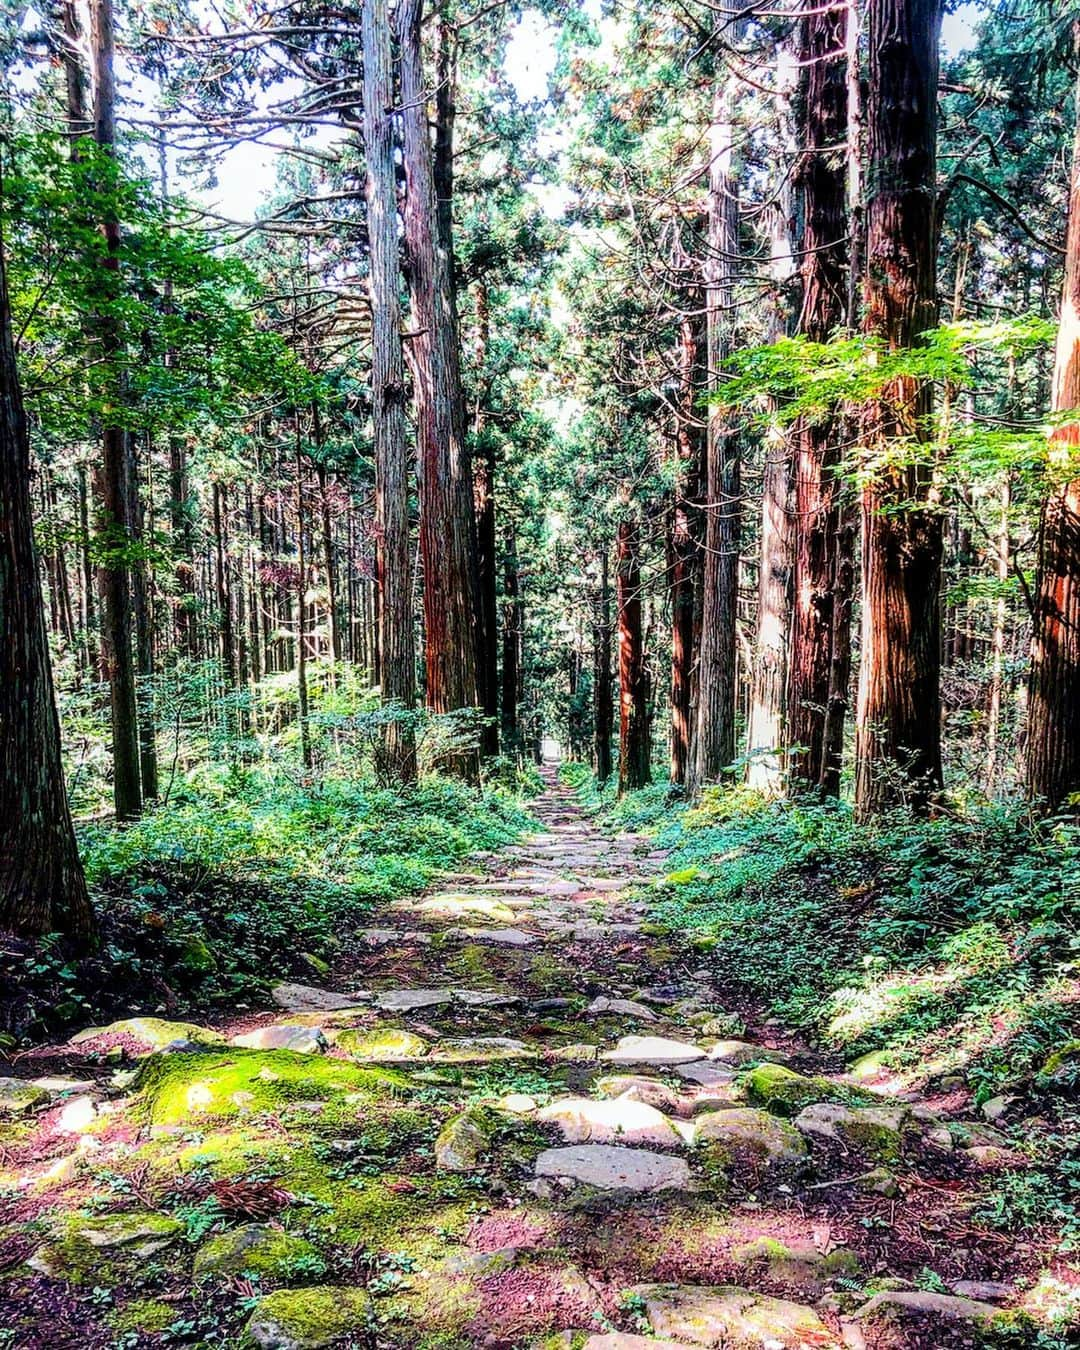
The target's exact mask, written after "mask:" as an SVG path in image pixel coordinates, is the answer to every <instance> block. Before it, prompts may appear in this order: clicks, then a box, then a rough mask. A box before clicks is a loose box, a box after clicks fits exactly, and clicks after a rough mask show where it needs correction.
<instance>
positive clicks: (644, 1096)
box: [0, 768, 1022, 1350]
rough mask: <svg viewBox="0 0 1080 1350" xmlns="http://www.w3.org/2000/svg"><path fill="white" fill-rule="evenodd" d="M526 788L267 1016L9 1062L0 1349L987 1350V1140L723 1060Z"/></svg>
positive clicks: (80, 1041) (993, 1296)
mask: <svg viewBox="0 0 1080 1350" xmlns="http://www.w3.org/2000/svg"><path fill="white" fill-rule="evenodd" d="M545 775H546V787H545V790H544V792H543V794H542V795H541V796H540V797H539V798H538V799H537V800H536V801H535V803H534V811H535V814H536V816H537V818H538V820H539V822H540V826H541V829H540V832H539V833H537V834H534V835H533V836H531V837H530V838H527V839H525V840H523V841H522V842H521V843H519V844H518V845H517V846H516V847H514V848H511V849H508V850H506V851H504V852H502V853H501V854H500V855H499V856H498V857H493V858H478V859H475V860H474V861H475V864H476V867H475V871H469V872H467V873H461V874H459V875H457V876H455V877H453V878H449V879H444V881H443V883H442V884H441V885H440V888H439V889H438V890H437V891H434V892H432V893H429V894H427V895H425V896H421V897H418V898H416V899H414V900H411V901H409V902H407V903H398V904H395V905H393V906H388V907H386V908H384V909H383V910H381V911H378V912H376V913H375V914H374V915H373V916H372V918H371V921H370V922H369V924H368V925H367V926H365V928H364V929H362V930H360V932H359V933H358V934H356V935H355V938H353V939H351V940H350V941H349V942H347V943H345V944H344V945H343V955H342V960H341V962H340V964H339V967H338V968H337V969H336V970H335V971H334V972H333V976H332V978H330V977H328V978H327V980H326V981H325V982H324V985H323V987H316V986H314V985H301V984H297V983H295V982H285V983H281V984H279V985H277V986H276V987H275V990H274V996H275V1000H276V1002H277V1003H278V1004H279V1011H278V1012H277V1013H274V1014H271V1013H267V1014H260V1015H258V1016H251V1017H246V1018H243V1019H237V1020H236V1021H234V1022H231V1023H229V1024H227V1025H225V1026H221V1027H217V1028H213V1029H208V1028H204V1027H198V1026H194V1025H190V1024H175V1023H166V1022H161V1021H157V1020H155V1019H149V1018H141V1019H132V1020H129V1021H127V1022H124V1023H117V1024H114V1025H113V1026H112V1027H109V1028H98V1029H91V1032H89V1033H84V1034H83V1035H82V1036H81V1037H78V1038H76V1040H75V1041H74V1042H73V1043H72V1044H69V1045H67V1046H63V1047H50V1048H47V1049H45V1050H43V1051H42V1052H41V1053H40V1055H38V1056H37V1057H36V1059H35V1058H34V1057H30V1059H28V1061H27V1062H26V1064H25V1065H24V1066H23V1072H24V1073H25V1074H26V1075H27V1076H26V1077H24V1078H23V1079H22V1080H21V1086H22V1088H23V1090H24V1094H25V1093H29V1094H30V1095H31V1100H30V1101H29V1102H28V1103H27V1104H26V1105H24V1106H22V1107H20V1108H19V1113H18V1114H16V1115H14V1117H13V1123H11V1124H9V1125H8V1126H7V1127H6V1133H5V1138H4V1149H3V1153H2V1156H0V1266H3V1265H6V1267H7V1272H6V1279H5V1280H4V1282H2V1283H0V1307H2V1309H3V1316H2V1317H0V1324H2V1325H5V1326H7V1327H8V1328H10V1329H11V1337H9V1339H8V1340H6V1341H0V1344H3V1345H4V1346H5V1347H6V1346H8V1345H11V1346H18V1347H22V1346H26V1347H34V1350H39V1348H40V1347H45V1346H50V1347H52V1346H80V1347H92V1348H93V1347H98V1346H101V1347H104V1346H110V1347H117V1348H118V1350H130V1348H131V1347H137V1346H144V1345H145V1346H148V1347H149V1346H157V1345H175V1344H195V1345H215V1346H217V1345H235V1346H238V1347H239V1346H258V1347H263V1350H267V1348H269V1350H305V1348H306V1347H319V1346H324V1345H343V1346H354V1347H367V1348H368V1350H371V1348H372V1347H379V1346H402V1347H404V1346H416V1347H431V1348H432V1350H434V1347H456V1346H462V1347H464V1346H473V1345H479V1346H493V1347H516V1346H522V1347H524V1346H541V1345H543V1346H552V1347H554V1346H581V1345H587V1346H589V1347H590V1350H618V1347H623V1348H624V1350H633V1347H638V1346H641V1347H644V1346H649V1347H653V1350H656V1348H657V1347H662V1346H665V1345H668V1346H670V1345H683V1346H717V1347H724V1348H725V1350H841V1348H843V1347H846V1348H847V1350H860V1347H861V1348H862V1350H904V1347H927V1348H928V1350H929V1348H930V1347H941V1348H942V1350H944V1348H945V1347H952V1346H956V1347H960V1346H969V1345H976V1344H979V1343H981V1342H980V1337H981V1336H982V1333H983V1330H985V1328H986V1326H987V1324H988V1322H989V1321H990V1320H992V1319H993V1318H995V1317H997V1316H999V1313H998V1305H999V1304H1000V1303H1002V1302H1008V1301H1009V1299H1010V1296H1011V1293H1012V1286H1011V1284H1010V1277H1011V1276H1012V1275H1014V1274H1015V1267H1016V1264H1017V1259H1018V1255H1017V1253H1016V1252H1013V1251H1011V1250H1010V1244H1008V1243H1004V1242H1002V1241H1001V1240H1000V1239H996V1238H994V1237H993V1236H992V1235H989V1234H987V1233H984V1232H981V1231H980V1230H979V1229H978V1228H977V1226H976V1225H974V1224H973V1223H972V1222H971V1219H970V1215H969V1210H970V1205H969V1203H968V1198H967V1197H968V1192H969V1191H970V1190H971V1188H972V1185H973V1183H974V1182H975V1180H976V1179H977V1177H978V1174H979V1173H980V1172H981V1171H984V1170H985V1169H986V1168H992V1167H996V1166H1000V1165H1002V1164H1006V1163H1009V1162H1015V1158H1013V1157H1010V1155H1009V1154H1008V1151H1007V1148H1006V1145H1005V1141H1004V1140H1003V1139H1002V1138H1001V1137H1000V1136H999V1135H998V1134H997V1133H996V1132H995V1131H994V1130H993V1129H992V1128H990V1127H988V1126H986V1125H985V1124H983V1123H977V1122H974V1121H971V1120H967V1121H960V1120H955V1119H950V1118H947V1116H945V1115H942V1114H941V1110H942V1107H943V1106H947V1103H936V1104H934V1109H931V1106H930V1105H928V1104H927V1103H924V1102H919V1101H913V1100H899V1099H896V1098H890V1097H888V1096H887V1095H879V1094H877V1093H875V1092H874V1091H873V1090H872V1089H873V1088H874V1087H875V1083H873V1082H871V1083H870V1084H869V1087H867V1086H865V1085H863V1084H860V1083H857V1082H855V1081H853V1080H851V1079H847V1078H843V1077H841V1076H839V1075H835V1074H833V1075H826V1074H823V1073H821V1072H820V1066H819V1064H818V1063H816V1062H815V1059H814V1057H813V1055H811V1054H810V1053H809V1052H808V1051H807V1050H806V1048H805V1047H803V1046H800V1045H799V1044H798V1043H797V1042H796V1041H795V1040H794V1039H793V1038H791V1037H790V1036H788V1035H786V1034H785V1033H784V1029H783V1028H782V1027H779V1026H776V1025H772V1024H766V1025H764V1026H762V1027H755V1028H753V1029H752V1030H749V1029H747V1028H746V1026H745V1024H744V1022H743V1019H742V1016H740V1014H739V1013H738V1012H737V1011H735V1010H734V1008H733V1006H732V1001H731V1000H730V998H726V997H725V991H724V990H722V989H718V988H716V987H714V985H713V983H712V981H711V977H710V973H709V970H708V968H707V965H705V964H703V961H702V958H701V956H700V955H698V954H696V953H695V952H694V951H692V950H690V949H684V948H682V947H680V945H679V944H678V943H677V942H675V941H673V940H672V939H671V938H669V937H668V936H666V935H657V934H654V933H652V932H651V931H650V929H649V925H648V923H647V921H646V898H645V897H646V895H647V889H646V888H647V887H648V885H649V884H650V883H651V882H653V881H654V880H655V879H656V878H657V877H660V876H662V875H663V873H664V869H665V856H664V854H663V852H662V851H658V850H656V849H655V848H654V847H653V845H652V844H651V843H650V841H649V840H648V839H647V838H645V837H643V836H638V835H634V834H622V835H619V836H617V837H614V838H612V837H608V836H606V835H604V834H602V833H601V832H600V831H599V830H598V829H597V828H596V827H595V825H594V824H593V823H592V822H590V821H589V820H588V819H587V818H585V817H584V815H583V814H582V812H581V809H580V806H579V803H578V801H577V798H576V797H575V795H574V794H573V792H572V791H570V790H569V789H568V788H566V787H565V786H563V785H562V784H561V783H560V782H559V781H558V778H557V776H556V774H555V772H554V770H553V769H550V768H549V769H546V770H545ZM32 1073H36V1076H35V1078H33V1079H31V1078H30V1077H29V1075H30V1074H32ZM876 1086H878V1087H881V1086H885V1087H887V1084H885V1085H882V1084H880V1083H878V1084H876ZM13 1091H14V1089H11V1088H9V1089H8V1093H9V1096H10V1094H11V1093H12V1092H13ZM34 1094H36V1095H34ZM1020 1259H1021V1261H1022V1257H1021V1258H1020ZM927 1270H929V1271H931V1272H933V1280H932V1281H930V1282H929V1284H928V1281H927V1277H926V1271H927ZM99 1291H103V1292H99ZM95 1300H96V1302H95ZM178 1327H179V1328H180V1330H179V1331H178V1330H177V1328H178ZM12 1337H13V1338H12ZM1020 1343H1021V1342H1011V1343H1010V1344H1020Z"/></svg>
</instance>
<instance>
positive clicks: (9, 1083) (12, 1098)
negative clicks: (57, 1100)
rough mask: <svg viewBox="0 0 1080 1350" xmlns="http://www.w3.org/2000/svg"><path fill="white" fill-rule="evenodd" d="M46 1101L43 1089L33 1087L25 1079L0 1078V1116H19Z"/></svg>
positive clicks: (47, 1096)
mask: <svg viewBox="0 0 1080 1350" xmlns="http://www.w3.org/2000/svg"><path fill="white" fill-rule="evenodd" d="M48 1100H49V1093H48V1091H47V1090H46V1089H45V1088H40V1087H35V1086H34V1085H33V1083H29V1082H27V1081H26V1079H25V1078H0V1116H21V1115H23V1114H24V1113H25V1112H27V1111H32V1110H33V1109H34V1107H35V1106H43V1105H44V1104H45V1102H47V1101H48Z"/></svg>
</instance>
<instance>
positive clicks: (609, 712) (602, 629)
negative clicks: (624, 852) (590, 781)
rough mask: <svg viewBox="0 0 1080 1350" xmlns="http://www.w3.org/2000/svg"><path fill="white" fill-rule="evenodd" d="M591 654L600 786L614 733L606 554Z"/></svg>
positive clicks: (606, 772)
mask: <svg viewBox="0 0 1080 1350" xmlns="http://www.w3.org/2000/svg"><path fill="white" fill-rule="evenodd" d="M596 602H597V605H596V607H597V613H596V625H595V628H594V630H593V631H594V638H593V641H594V644H595V645H594V650H593V698H594V700H595V708H594V713H593V763H594V765H595V768H596V781H597V782H598V783H600V784H601V786H602V785H603V784H604V783H606V782H607V780H608V779H609V778H610V777H611V768H612V765H611V737H612V734H613V732H614V730H615V705H614V701H613V699H612V694H611V585H610V582H609V580H608V550H607V549H606V548H605V549H603V550H602V551H601V554H600V587H599V590H598V592H597V597H596Z"/></svg>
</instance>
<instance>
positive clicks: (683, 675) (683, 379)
mask: <svg viewBox="0 0 1080 1350" xmlns="http://www.w3.org/2000/svg"><path fill="white" fill-rule="evenodd" d="M699 330H700V325H699V323H698V322H697V321H696V320H695V319H694V318H692V317H686V318H684V319H683V320H682V323H681V325H680V351H679V378H680V386H681V387H680V390H679V410H678V424H677V430H676V453H677V455H678V462H679V473H678V477H677V482H676V487H675V500H674V502H673V503H672V508H671V524H670V540H669V549H668V587H669V590H670V593H671V781H672V782H673V783H678V784H680V785H681V784H685V782H686V775H687V771H688V769H689V764H690V752H691V742H692V732H693V710H694V702H693V686H694V674H693V672H694V658H695V654H696V638H697V611H698V600H699V599H700V590H701V560H702V553H701V519H700V517H701V504H700V500H699V498H700V493H701V479H702V470H703V468H704V450H705V436H704V430H705V428H704V426H703V424H702V423H701V421H700V414H699V412H698V408H697V401H698V398H699V397H700V395H701V392H702V390H703V389H704V386H705V379H704V376H705V370H704V362H703V360H702V347H703V346H704V343H703V340H702V339H703V336H704V335H703V334H702V333H701V332H700V331H699Z"/></svg>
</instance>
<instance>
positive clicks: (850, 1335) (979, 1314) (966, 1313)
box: [843, 1289, 999, 1350]
mask: <svg viewBox="0 0 1080 1350" xmlns="http://www.w3.org/2000/svg"><path fill="white" fill-rule="evenodd" d="M998 1311H999V1309H998V1308H997V1307H995V1305H994V1304H993V1303H980V1302H977V1301H976V1300H974V1299H968V1298H957V1297H956V1295H954V1294H932V1293H927V1292H925V1291H923V1290H917V1289H912V1290H902V1289H901V1290H895V1291H892V1290H890V1291H888V1292H885V1293H881V1294H875V1295H874V1297H873V1298H872V1299H870V1301H869V1302H868V1303H864V1304H863V1306H862V1307H861V1308H859V1310H858V1311H857V1312H856V1313H854V1314H853V1316H852V1317H851V1318H850V1319H848V1320H846V1321H844V1323H843V1327H844V1335H845V1340H846V1343H847V1345H848V1346H850V1348H851V1350H870V1347H871V1345H876V1344H877V1343H878V1342H877V1339H876V1338H875V1339H872V1340H867V1338H866V1336H865V1335H864V1331H866V1332H869V1333H870V1335H871V1337H874V1336H875V1332H877V1331H879V1330H885V1331H890V1330H892V1331H895V1330H896V1329H897V1327H898V1325H899V1327H901V1328H902V1327H903V1325H904V1323H905V1322H909V1321H916V1320H917V1322H918V1324H919V1327H920V1330H921V1331H923V1332H924V1334H927V1335H929V1337H930V1340H929V1341H928V1342H927V1344H929V1345H934V1344H936V1343H937V1342H936V1339H935V1332H934V1325H933V1324H934V1322H938V1323H939V1324H940V1323H944V1324H946V1325H948V1324H950V1323H957V1322H960V1323H972V1324H975V1325H978V1324H980V1323H988V1322H990V1321H991V1320H992V1319H993V1318H994V1317H996V1316H997V1314H998ZM927 1323H929V1325H927Z"/></svg>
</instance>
